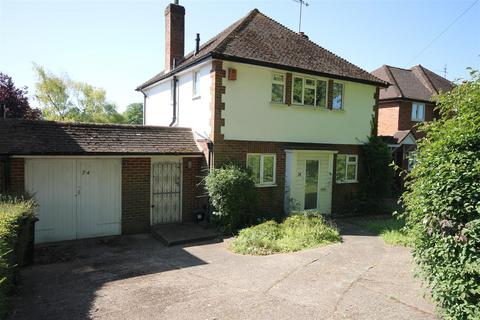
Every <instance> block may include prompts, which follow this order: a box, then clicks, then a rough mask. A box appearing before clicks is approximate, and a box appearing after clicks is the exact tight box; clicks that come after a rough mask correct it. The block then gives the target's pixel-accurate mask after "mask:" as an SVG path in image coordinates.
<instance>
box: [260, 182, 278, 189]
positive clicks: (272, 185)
mask: <svg viewBox="0 0 480 320" xmlns="http://www.w3.org/2000/svg"><path fill="white" fill-rule="evenodd" d="M274 187H278V185H277V184H276V183H268V184H267V183H265V184H255V188H274Z"/></svg>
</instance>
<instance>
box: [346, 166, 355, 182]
mask: <svg viewBox="0 0 480 320" xmlns="http://www.w3.org/2000/svg"><path fill="white" fill-rule="evenodd" d="M347 180H349V181H354V180H357V165H355V164H349V165H347Z"/></svg>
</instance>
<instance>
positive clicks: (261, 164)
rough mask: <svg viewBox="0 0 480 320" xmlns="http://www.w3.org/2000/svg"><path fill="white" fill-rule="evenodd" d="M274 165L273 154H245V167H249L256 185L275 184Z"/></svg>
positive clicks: (274, 158)
mask: <svg viewBox="0 0 480 320" xmlns="http://www.w3.org/2000/svg"><path fill="white" fill-rule="evenodd" d="M275 166H276V157H275V154H261V153H249V154H247V167H248V168H249V169H250V171H251V173H252V175H253V178H254V179H255V183H256V184H257V186H266V185H274V184H275Z"/></svg>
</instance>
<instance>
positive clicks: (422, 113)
mask: <svg viewBox="0 0 480 320" xmlns="http://www.w3.org/2000/svg"><path fill="white" fill-rule="evenodd" d="M417 115H418V120H420V121H423V120H425V105H424V104H423V103H422V104H419V105H418V109H417Z"/></svg>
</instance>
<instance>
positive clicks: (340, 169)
mask: <svg viewBox="0 0 480 320" xmlns="http://www.w3.org/2000/svg"><path fill="white" fill-rule="evenodd" d="M357 173H358V156H357V155H352V154H339V155H337V174H336V181H337V183H352V182H357V181H358V180H357Z"/></svg>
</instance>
